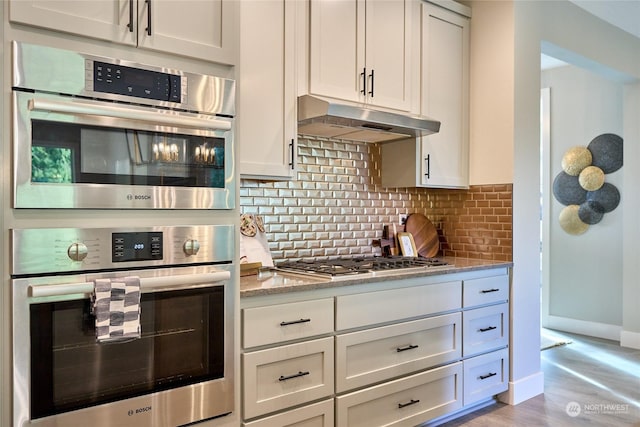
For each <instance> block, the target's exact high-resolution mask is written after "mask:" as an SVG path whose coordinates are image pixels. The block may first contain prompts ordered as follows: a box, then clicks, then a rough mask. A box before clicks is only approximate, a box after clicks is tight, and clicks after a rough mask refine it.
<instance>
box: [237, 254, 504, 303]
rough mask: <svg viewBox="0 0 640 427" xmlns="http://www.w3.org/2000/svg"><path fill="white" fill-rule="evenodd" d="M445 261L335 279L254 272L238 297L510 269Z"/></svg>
mask: <svg viewBox="0 0 640 427" xmlns="http://www.w3.org/2000/svg"><path fill="white" fill-rule="evenodd" d="M442 259H443V260H445V261H446V262H448V263H449V265H448V266H445V267H435V268H430V269H426V270H422V271H418V272H416V271H415V270H414V271H411V272H406V273H397V274H390V275H379V276H370V275H366V274H365V275H362V276H364V277H360V276H359V275H352V276H348V278H341V279H339V280H332V279H330V278H316V277H311V276H309V275H302V274H292V273H281V272H273V274H272V275H269V274H268V275H266V276H269V277H262V278H261V279H260V280H259V279H258V276H257V275H251V276H244V277H241V278H240V297H241V298H248V297H254V296H262V295H272V294H284V293H290V292H300V291H309V290H314V289H325V288H336V287H343V286H353V285H361V284H366V283H373V282H384V281H387V280H394V281H396V280H399V279H410V278H416V277H426V276H437V275H440V276H443V275H447V274H455V273H461V272H469V271H478V270H488V269H492V268H511V267H513V262H511V261H488V260H478V259H468V258H449V257H446V258H442Z"/></svg>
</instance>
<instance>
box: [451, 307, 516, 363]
mask: <svg viewBox="0 0 640 427" xmlns="http://www.w3.org/2000/svg"><path fill="white" fill-rule="evenodd" d="M508 344H509V304H499V305H492V306H489V307H483V308H476V309H474V310H468V311H464V312H463V313H462V355H463V356H465V357H467V356H471V355H474V354H478V353H482V352H486V351H489V350H494V349H497V348H500V347H505V346H506V345H508Z"/></svg>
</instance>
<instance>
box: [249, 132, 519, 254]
mask: <svg viewBox="0 0 640 427" xmlns="http://www.w3.org/2000/svg"><path fill="white" fill-rule="evenodd" d="M512 192H513V186H512V184H495V185H480V186H472V187H470V188H469V189H466V190H458V189H456V190H450V189H429V188H385V187H382V186H381V185H380V146H379V144H371V143H359V142H352V141H342V140H335V139H324V138H306V137H305V138H302V137H300V138H299V139H298V170H297V179H296V180H291V181H261V180H253V179H242V180H241V181H240V210H241V212H243V213H253V214H256V215H261V216H262V217H263V219H264V223H265V231H266V234H267V239H268V241H269V247H270V249H271V255H272V256H273V258H274V260H276V261H277V260H281V259H284V258H289V259H303V258H333V257H339V256H357V255H372V254H373V253H374V248H373V246H372V242H373V241H374V240H378V239H380V238H381V237H382V229H383V225H385V224H389V225H390V224H393V223H397V222H398V215H399V214H401V213H422V214H424V215H426V216H427V217H428V218H429V219H430V220H431V221H432V222H433V224H434V225H435V227H436V229H437V230H438V234H439V238H440V252H439V255H445V256H458V257H464V258H477V259H486V260H497V261H511V260H512V259H513V258H512V248H513V246H512ZM401 229H402V227H401V226H398V231H401Z"/></svg>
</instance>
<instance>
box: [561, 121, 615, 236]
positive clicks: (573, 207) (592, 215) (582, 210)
mask: <svg viewBox="0 0 640 427" xmlns="http://www.w3.org/2000/svg"><path fill="white" fill-rule="evenodd" d="M622 142H623V141H622V138H621V137H620V136H618V135H615V134H612V133H604V134H602V135H598V136H596V137H595V138H593V140H591V142H590V143H589V145H588V146H587V147H581V146H578V147H572V148H570V149H569V150H567V151H566V152H565V154H564V156H563V157H562V171H561V172H560V173H559V174H558V175H556V177H555V179H554V180H553V195H554V196H555V198H556V200H557V201H558V202H560V203H562V204H563V205H565V206H566V207H565V208H564V209H563V210H562V211H561V212H560V217H559V220H560V226H561V227H562V229H563V230H564V231H566V232H567V233H569V234H574V235H578V234H582V233H584V232H585V231H587V230H588V229H589V226H590V225H593V224H597V223H599V222H600V221H601V220H602V218H603V216H604V214H605V213H608V212H611V211H613V210H614V209H615V208H616V207H618V204H619V203H620V192H619V191H618V189H617V188H616V186H615V185H613V184H611V183H608V182H605V181H606V175H607V174H610V173H613V172H615V171H617V170H618V169H620V168H621V167H622V153H623V149H622Z"/></svg>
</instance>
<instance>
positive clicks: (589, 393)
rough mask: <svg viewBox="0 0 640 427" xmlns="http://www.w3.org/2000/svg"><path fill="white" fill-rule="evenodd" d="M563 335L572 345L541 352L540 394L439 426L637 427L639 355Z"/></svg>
mask: <svg viewBox="0 0 640 427" xmlns="http://www.w3.org/2000/svg"><path fill="white" fill-rule="evenodd" d="M562 334H564V335H566V336H567V337H568V338H569V339H570V340H571V341H572V342H571V343H570V344H567V345H563V346H561V347H553V348H550V349H547V350H544V351H542V353H541V364H542V370H543V371H544V377H545V387H544V390H545V392H544V395H540V396H536V397H535V398H533V399H529V400H527V401H525V402H522V403H521V404H519V405H516V406H511V405H505V404H502V403H496V404H493V405H491V406H488V407H485V408H483V409H480V410H479V411H477V412H474V413H472V414H469V415H466V416H464V417H461V418H458V419H456V420H453V421H450V422H448V423H445V424H443V425H445V426H448V427H453V426H469V427H484V426H487V427H489V426H490V427H502V426H504V427H515V426H517V427H540V426H549V427H564V426H567V427H571V426H607V427H617V426H621V427H626V426H634V427H640V350H634V349H628V348H622V347H620V346H619V344H618V343H617V342H614V341H608V340H603V339H599V338H591V337H586V336H582V335H575V334H565V333H562ZM568 408H569V409H568ZM569 413H571V415H573V416H571V415H569Z"/></svg>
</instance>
